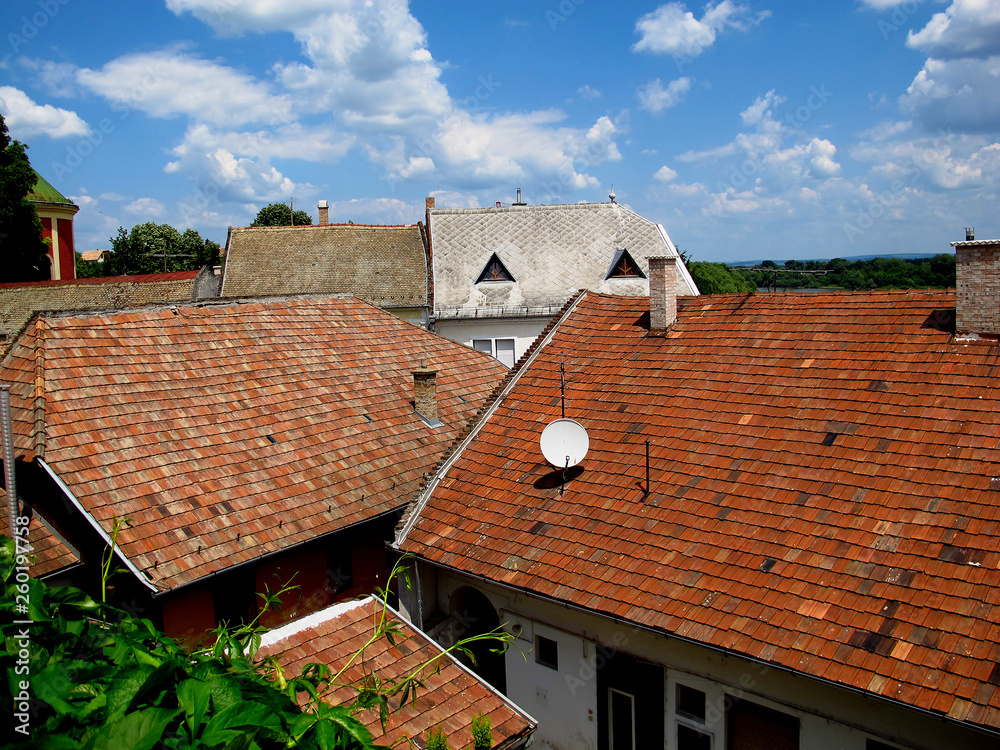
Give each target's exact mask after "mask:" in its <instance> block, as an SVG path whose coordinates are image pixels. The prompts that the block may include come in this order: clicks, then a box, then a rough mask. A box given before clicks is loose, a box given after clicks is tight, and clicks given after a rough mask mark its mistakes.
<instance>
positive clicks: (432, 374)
mask: <svg viewBox="0 0 1000 750" xmlns="http://www.w3.org/2000/svg"><path fill="white" fill-rule="evenodd" d="M413 407H414V409H416V412H417V414H419V415H420V416H421V418H423V420H424V421H425V422H426V423H427V424H429V425H430V426H431V427H438V426H440V425H441V420H440V419H438V401H437V370H431V369H430V368H428V367H427V360H426V359H424V360H421V361H420V367H419V368H417V369H416V370H413Z"/></svg>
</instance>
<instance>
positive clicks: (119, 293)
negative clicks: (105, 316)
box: [0, 271, 198, 343]
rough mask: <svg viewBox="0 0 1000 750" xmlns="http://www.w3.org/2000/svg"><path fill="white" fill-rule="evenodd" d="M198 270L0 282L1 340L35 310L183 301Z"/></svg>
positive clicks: (14, 331)
mask: <svg viewBox="0 0 1000 750" xmlns="http://www.w3.org/2000/svg"><path fill="white" fill-rule="evenodd" d="M197 275H198V272H197V271H181V272H178V273H157V274H147V275H140V276H109V277H104V278H95V279H75V280H70V281H31V282H25V283H18V284H0V343H2V342H3V341H5V340H8V339H10V338H11V337H13V336H16V335H17V333H18V332H19V331H20V330H21V328H23V327H24V324H25V323H27V322H28V319H29V318H30V317H31V316H32V315H34V314H35V313H36V312H39V311H42V310H87V309H103V308H122V307H129V306H131V305H148V304H150V303H153V302H185V301H187V300H190V299H191V297H192V295H193V293H194V280H195V277H196V276H197Z"/></svg>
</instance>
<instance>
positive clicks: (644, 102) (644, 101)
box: [637, 78, 691, 113]
mask: <svg viewBox="0 0 1000 750" xmlns="http://www.w3.org/2000/svg"><path fill="white" fill-rule="evenodd" d="M690 89H691V79H690V78H678V79H677V80H675V81H671V82H670V83H669V84H667V87H666V88H664V87H663V82H662V81H661V80H660V79H659V78H657V79H656V80H653V81H650V82H649V83H647V84H646V85H645V86H643V87H642V88H641V89H639V91H638V92H637V93H638V96H639V104H640V106H641V107H642V108H643V109H645V110H647V111H649V112H654V113H655V112H662V111H663V110H664V109H669V108H670V107H673V106H674V105H675V104H677V103H678V102H680V101H682V100H683V99H684V95H685V94H687V92H688V91H689V90H690Z"/></svg>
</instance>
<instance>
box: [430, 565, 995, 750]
mask: <svg viewBox="0 0 1000 750" xmlns="http://www.w3.org/2000/svg"><path fill="white" fill-rule="evenodd" d="M421 568H422V575H423V576H424V577H425V578H426V577H428V576H433V577H436V586H435V587H434V589H433V590H434V591H436V592H437V594H436V595H437V602H428V601H425V602H424V611H425V616H426V615H427V613H428V612H429V611H431V610H433V609H434V607H435V606H436V607H438V608H439V609H440V610H441V611H443V612H447V606H448V597H450V595H451V592H453V591H454V590H455V589H456V588H458V587H459V586H473V587H475V588H477V589H478V590H479V591H481V592H482V593H484V594H486V595H487V597H488V598H489V599H490V601H491V602H492V603H493V605H494V607H495V608H496V609H497V611H498V613H500V615H501V619H502V620H504V621H507V622H509V623H510V624H511V632H514V633H516V634H517V638H516V640H515V641H514V645H513V646H512V647H511V649H510V650H509V651H508V652H507V657H506V664H507V692H508V695H509V697H510V698H511V699H512V700H513V701H514V702H515V703H517V704H518V705H520V706H521V708H523V709H524V710H525V711H527V712H528V713H529V714H531V715H532V716H534V717H535V719H537V720H538V730H537V732H536V734H535V739H534V743H533V745H532V747H533V748H539V749H540V750H569V749H570V748H584V749H586V750H593V749H594V748H596V747H597V730H598V728H597V715H596V714H597V701H598V695H597V684H596V682H597V681H596V672H595V671H594V669H593V668H592V667H593V666H594V665H595V663H597V662H598V660H599V659H601V660H603V659H604V658H605V656H606V655H609V654H610V657H609V658H614V653H615V652H616V651H621V652H622V653H627V654H630V655H632V656H635V657H638V658H640V659H644V660H648V661H650V662H654V663H657V664H661V665H663V666H664V667H665V670H664V675H665V676H664V679H665V681H666V685H665V688H666V689H665V692H664V712H663V713H664V725H665V726H664V728H665V737H666V748H668V749H669V750H673V749H674V748H675V747H676V727H675V721H676V719H677V716H676V712H675V709H674V707H675V695H676V686H677V683H678V682H681V683H683V684H686V685H688V686H689V687H694V688H695V689H698V690H702V691H703V692H704V693H705V695H706V708H707V710H706V723H705V729H706V730H707V731H708V732H710V733H711V734H712V735H713V750H724V748H725V747H726V738H725V710H726V707H727V702H730V701H731V700H732V699H733V698H744V699H746V700H749V701H752V702H754V703H757V704H760V705H763V706H766V707H768V708H772V709H775V710H778V711H781V712H783V713H785V714H789V715H792V716H795V717H797V718H798V719H799V721H800V747H801V748H802V750H865V746H866V742H867V740H868V739H869V738H870V739H874V740H878V741H880V742H883V743H885V744H888V745H890V746H893V747H899V748H904V749H905V750H937V749H939V748H976V749H977V750H980V749H986V748H1000V740H997V739H995V738H993V737H991V736H988V735H983V734H981V733H978V732H972V731H969V730H967V729H965V728H963V727H958V726H956V725H954V724H949V723H945V722H944V721H942V720H941V719H938V718H936V717H934V716H929V715H927V714H924V713H921V712H917V711H913V710H910V709H907V708H905V707H902V706H898V705H894V704H890V703H888V702H885V701H881V700H878V699H875V698H873V697H870V696H868V695H864V694H860V693H856V692H852V691H848V690H846V689H843V688H840V687H837V686H834V685H831V684H829V683H823V682H820V681H817V680H812V679H809V678H805V677H802V676H799V675H795V674H791V673H789V672H786V671H782V670H778V669H776V668H770V667H768V666H766V665H761V664H754V663H751V662H749V661H746V660H743V659H741V658H739V657H735V656H730V655H725V654H720V653H718V652H714V651H711V650H708V649H705V648H703V647H700V646H697V645H694V644H691V643H686V642H682V641H679V640H676V639H672V638H667V637H664V636H662V635H659V634H656V633H651V632H649V631H646V630H642V629H640V628H636V627H634V626H631V625H630V624H628V623H621V622H617V623H616V622H615V621H613V620H612V619H609V618H605V617H601V616H598V615H595V614H591V613H586V612H581V611H578V610H575V609H570V608H567V607H564V606H561V605H559V604H558V603H554V602H550V601H547V600H542V599H538V598H535V597H533V596H528V595H526V594H523V593H520V592H517V591H513V590H511V589H507V588H505V587H501V586H495V585H492V584H488V583H484V582H481V581H476V580H473V579H465V578H462V577H461V576H459V575H458V574H455V573H452V572H450V571H444V570H441V569H437V568H433V567H431V566H427V565H421ZM427 590H428V589H427V588H426V583H425V591H427ZM514 626H517V627H514ZM538 634H542V635H545V636H546V637H548V638H551V639H552V640H555V641H557V642H558V643H559V670H558V672H556V671H555V670H552V669H550V668H548V667H546V666H543V665H539V664H536V663H535V655H534V651H533V649H534V637H535V635H538ZM599 645H600V646H601V651H600V652H598V651H597V647H598V646H599Z"/></svg>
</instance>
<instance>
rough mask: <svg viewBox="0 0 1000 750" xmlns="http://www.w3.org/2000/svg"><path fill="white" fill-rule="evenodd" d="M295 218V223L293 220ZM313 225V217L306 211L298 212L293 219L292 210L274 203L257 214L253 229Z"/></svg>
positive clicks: (282, 204)
mask: <svg viewBox="0 0 1000 750" xmlns="http://www.w3.org/2000/svg"><path fill="white" fill-rule="evenodd" d="M293 218H294V221H293V220H292V219H293ZM292 224H294V225H295V226H297V227H298V226H304V225H306V224H312V217H311V216H310V215H309V214H307V213H306V212H305V211H296V212H295V214H294V217H293V214H292V209H291V208H290V207H289V206H287V205H285V204H284V203H272V204H270V205H268V206H264V208H262V209H261V210H260V211H258V212H257V218H256V219H254V220H253V224H251V225H250V226H252V227H287V226H291V225H292Z"/></svg>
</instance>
